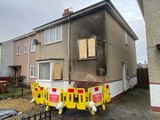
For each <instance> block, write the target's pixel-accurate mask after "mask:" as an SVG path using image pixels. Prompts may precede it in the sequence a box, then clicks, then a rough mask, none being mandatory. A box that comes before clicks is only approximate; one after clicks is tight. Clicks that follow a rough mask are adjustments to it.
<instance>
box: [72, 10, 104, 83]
mask: <svg viewBox="0 0 160 120" xmlns="http://www.w3.org/2000/svg"><path fill="white" fill-rule="evenodd" d="M70 34H71V40H70V54H71V79H72V80H96V81H104V80H105V75H106V72H107V71H106V59H105V58H106V57H105V42H104V41H105V10H100V11H98V12H92V13H90V14H87V15H83V16H82V17H81V18H78V19H75V20H73V21H72V22H71V33H70ZM92 36H96V38H97V41H96V54H97V55H96V59H86V60H79V53H78V52H79V51H78V40H79V39H85V38H90V37H92Z"/></svg>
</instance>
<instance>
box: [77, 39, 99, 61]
mask: <svg viewBox="0 0 160 120" xmlns="http://www.w3.org/2000/svg"><path fill="white" fill-rule="evenodd" d="M92 38H95V56H89V48H88V40H89V39H92ZM80 40H86V48H87V58H80V51H79V41H80ZM77 46H78V60H93V59H97V37H96V36H93V37H90V38H86V39H79V40H77Z"/></svg>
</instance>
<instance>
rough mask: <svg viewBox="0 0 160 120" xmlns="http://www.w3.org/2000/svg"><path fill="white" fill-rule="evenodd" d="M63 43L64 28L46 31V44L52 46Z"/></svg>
mask: <svg viewBox="0 0 160 120" xmlns="http://www.w3.org/2000/svg"><path fill="white" fill-rule="evenodd" d="M59 41H62V26H61V25H59V26H55V27H53V28H50V29H47V30H45V31H44V43H45V44H50V43H55V42H59Z"/></svg>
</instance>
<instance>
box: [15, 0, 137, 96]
mask: <svg viewBox="0 0 160 120" xmlns="http://www.w3.org/2000/svg"><path fill="white" fill-rule="evenodd" d="M33 31H34V32H31V33H29V34H26V35H23V36H21V37H18V38H15V39H14V53H15V55H14V65H13V67H16V68H17V69H18V70H17V72H16V74H17V75H26V76H27V77H28V79H27V81H26V83H27V82H32V81H34V80H36V81H37V82H38V83H39V84H40V85H41V86H44V87H62V88H66V87H68V86H73V84H74V82H75V81H99V82H104V83H109V84H110V90H111V97H112V98H113V97H115V96H117V95H119V94H121V93H122V92H123V91H127V90H128V89H129V88H132V87H133V86H135V85H136V84H137V78H136V68H137V63H136V50H135V41H136V40H137V39H138V38H137V36H136V35H135V33H134V32H133V30H132V29H131V28H130V27H129V25H128V24H127V22H126V21H125V20H124V19H123V17H122V16H121V15H120V13H119V12H118V11H117V9H116V8H115V7H114V5H113V4H112V3H111V2H110V1H109V0H106V1H102V2H99V3H97V4H94V5H92V6H89V7H87V8H84V9H82V10H80V11H77V12H72V11H70V10H69V9H65V11H64V13H63V17H62V18H60V19H57V20H55V21H52V22H50V23H47V24H44V25H42V26H39V27H37V28H34V29H33ZM26 44H27V45H26ZM25 46H27V48H25ZM33 46H34V47H33ZM32 47H33V48H32ZM26 49H27V50H26ZM32 49H34V51H32ZM25 51H27V53H25ZM33 71H34V72H33ZM32 78H33V79H32ZM69 82H70V84H68V83H69Z"/></svg>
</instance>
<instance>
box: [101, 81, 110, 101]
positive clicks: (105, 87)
mask: <svg viewBox="0 0 160 120" xmlns="http://www.w3.org/2000/svg"><path fill="white" fill-rule="evenodd" d="M103 97H104V102H106V103H109V102H110V101H111V96H110V88H109V85H108V84H104V85H103Z"/></svg>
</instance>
